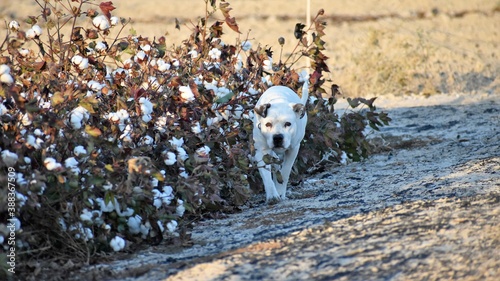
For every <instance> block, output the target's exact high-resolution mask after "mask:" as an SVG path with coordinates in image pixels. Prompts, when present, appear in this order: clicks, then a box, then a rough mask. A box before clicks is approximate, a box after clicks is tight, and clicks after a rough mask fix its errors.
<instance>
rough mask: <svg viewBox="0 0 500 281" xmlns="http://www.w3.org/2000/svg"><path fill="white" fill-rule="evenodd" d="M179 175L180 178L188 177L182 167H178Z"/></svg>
mask: <svg viewBox="0 0 500 281" xmlns="http://www.w3.org/2000/svg"><path fill="white" fill-rule="evenodd" d="M179 176H180V177H182V178H185V179H187V178H189V175H188V173H187V172H186V169H184V168H183V167H180V168H179Z"/></svg>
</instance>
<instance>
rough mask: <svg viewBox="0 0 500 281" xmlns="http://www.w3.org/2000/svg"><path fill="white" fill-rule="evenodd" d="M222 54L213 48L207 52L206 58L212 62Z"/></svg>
mask: <svg viewBox="0 0 500 281" xmlns="http://www.w3.org/2000/svg"><path fill="white" fill-rule="evenodd" d="M221 54H222V52H221V51H220V50H219V49H217V48H213V49H211V50H210V51H209V52H208V56H209V57H210V58H211V59H213V60H218V59H220V55H221Z"/></svg>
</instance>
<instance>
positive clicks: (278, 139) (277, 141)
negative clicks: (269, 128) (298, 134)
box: [273, 134, 285, 148]
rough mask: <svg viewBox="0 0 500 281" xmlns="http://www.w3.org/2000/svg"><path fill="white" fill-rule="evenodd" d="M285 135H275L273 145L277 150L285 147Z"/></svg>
mask: <svg viewBox="0 0 500 281" xmlns="http://www.w3.org/2000/svg"><path fill="white" fill-rule="evenodd" d="M284 138H285V137H284V136H283V134H276V135H273V144H274V147H275V148H282V147H283V140H284Z"/></svg>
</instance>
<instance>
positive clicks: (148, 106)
mask: <svg viewBox="0 0 500 281" xmlns="http://www.w3.org/2000/svg"><path fill="white" fill-rule="evenodd" d="M139 104H140V105H141V112H142V114H143V115H144V114H151V112H153V104H152V103H151V101H149V100H148V99H146V98H144V97H141V98H140V99H139Z"/></svg>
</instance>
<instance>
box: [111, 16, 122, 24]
mask: <svg viewBox="0 0 500 281" xmlns="http://www.w3.org/2000/svg"><path fill="white" fill-rule="evenodd" d="M109 21H110V23H111V26H115V25H117V24H118V23H119V22H120V18H118V17H111V18H110V19H109Z"/></svg>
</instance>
